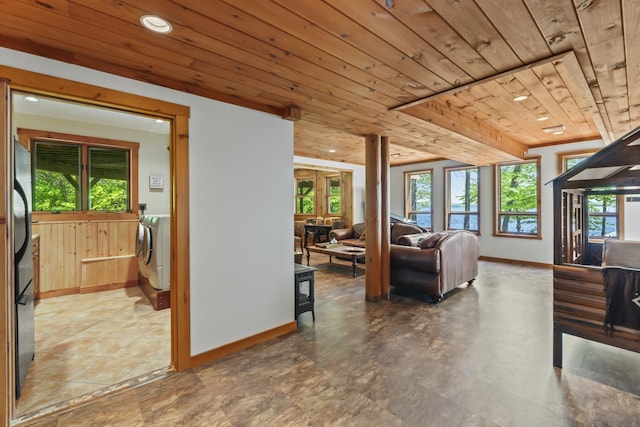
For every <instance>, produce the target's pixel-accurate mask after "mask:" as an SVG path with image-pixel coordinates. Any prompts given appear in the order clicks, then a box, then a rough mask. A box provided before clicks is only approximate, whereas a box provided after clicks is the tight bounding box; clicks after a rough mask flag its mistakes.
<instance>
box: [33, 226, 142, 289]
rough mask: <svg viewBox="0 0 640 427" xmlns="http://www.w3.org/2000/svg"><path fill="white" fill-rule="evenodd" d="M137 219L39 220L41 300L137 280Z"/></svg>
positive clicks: (121, 284) (112, 286) (37, 227)
mask: <svg viewBox="0 0 640 427" xmlns="http://www.w3.org/2000/svg"><path fill="white" fill-rule="evenodd" d="M137 227H138V220H137V219H129V220H83V221H73V222H67V221H63V222H54V221H50V222H49V221H48V222H38V223H37V224H34V225H33V232H34V234H36V233H37V234H38V235H39V236H40V298H47V297H54V296H59V295H67V294H72V293H84V292H94V291H99V290H106V289H115V288H120V287H125V286H136V285H137V284H138V263H137V258H136V256H135V233H136V231H137Z"/></svg>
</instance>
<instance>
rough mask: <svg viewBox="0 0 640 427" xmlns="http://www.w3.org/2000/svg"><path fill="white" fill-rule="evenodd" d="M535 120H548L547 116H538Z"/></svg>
mask: <svg viewBox="0 0 640 427" xmlns="http://www.w3.org/2000/svg"><path fill="white" fill-rule="evenodd" d="M536 120H537V121H539V122H544V121H545V120H549V117H548V116H540V117H538V118H537V119H536Z"/></svg>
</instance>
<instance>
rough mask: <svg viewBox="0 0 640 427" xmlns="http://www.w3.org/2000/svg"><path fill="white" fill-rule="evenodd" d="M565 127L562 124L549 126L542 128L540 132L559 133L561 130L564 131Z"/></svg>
mask: <svg viewBox="0 0 640 427" xmlns="http://www.w3.org/2000/svg"><path fill="white" fill-rule="evenodd" d="M565 129H566V128H565V127H564V125H558V126H551V127H548V128H542V132H544V133H552V134H554V135H559V134H561V133H562V132H564V130H565Z"/></svg>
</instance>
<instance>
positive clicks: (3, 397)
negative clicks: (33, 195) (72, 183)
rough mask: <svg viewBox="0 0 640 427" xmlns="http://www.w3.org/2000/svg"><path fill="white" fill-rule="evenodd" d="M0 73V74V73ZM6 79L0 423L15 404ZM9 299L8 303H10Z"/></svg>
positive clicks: (1, 90)
mask: <svg viewBox="0 0 640 427" xmlns="http://www.w3.org/2000/svg"><path fill="white" fill-rule="evenodd" d="M0 76H2V74H0ZM9 114H10V113H9V81H8V80H7V79H3V78H0V115H1V118H0V147H1V149H0V166H1V167H0V170H1V171H2V173H1V174H0V217H1V218H3V219H4V221H3V222H2V230H1V232H0V256H1V257H2V261H1V262H2V267H1V268H0V275H1V276H0V282H2V283H3V285H2V286H0V325H1V326H0V343H2V346H3V347H6V348H4V349H3V350H2V351H0V402H2V403H0V405H1V406H0V425H5V426H8V425H10V424H11V414H12V412H13V407H14V405H15V398H14V392H13V390H14V388H15V385H14V381H13V369H11V366H12V364H13V362H12V360H13V357H14V356H13V336H12V334H13V323H12V320H13V316H12V312H11V311H10V310H9V307H13V298H14V296H13V291H12V289H13V287H14V286H13V280H12V278H11V276H10V274H9V271H10V270H11V269H10V268H9V266H10V265H11V262H10V257H13V249H12V248H11V247H10V244H9V243H10V242H9V236H10V234H11V233H9V232H8V231H9V230H8V228H7V227H8V224H7V222H6V219H7V218H6V215H7V213H8V212H9V209H10V207H9V206H8V203H9V195H8V193H9V190H10V189H11V188H9V185H8V183H7V180H8V179H9V176H10V173H11V171H10V169H11V168H10V167H8V166H9V162H8V157H9V153H10V152H12V151H11V150H10V143H9V141H10V138H9V123H10V120H9ZM10 301H11V302H10Z"/></svg>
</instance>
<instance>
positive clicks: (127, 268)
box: [80, 255, 138, 292]
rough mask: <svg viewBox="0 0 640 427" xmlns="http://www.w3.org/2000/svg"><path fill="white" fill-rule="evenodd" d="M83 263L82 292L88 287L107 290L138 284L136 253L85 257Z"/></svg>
mask: <svg viewBox="0 0 640 427" xmlns="http://www.w3.org/2000/svg"><path fill="white" fill-rule="evenodd" d="M81 263H82V283H81V284H80V288H81V291H82V292H85V291H86V290H87V289H86V288H93V290H98V289H97V287H99V288H100V290H106V289H116V288H123V287H126V286H136V285H137V284H138V259H137V258H136V257H135V256H134V255H122V256H114V257H103V258H85V259H83V260H82V261H81Z"/></svg>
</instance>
